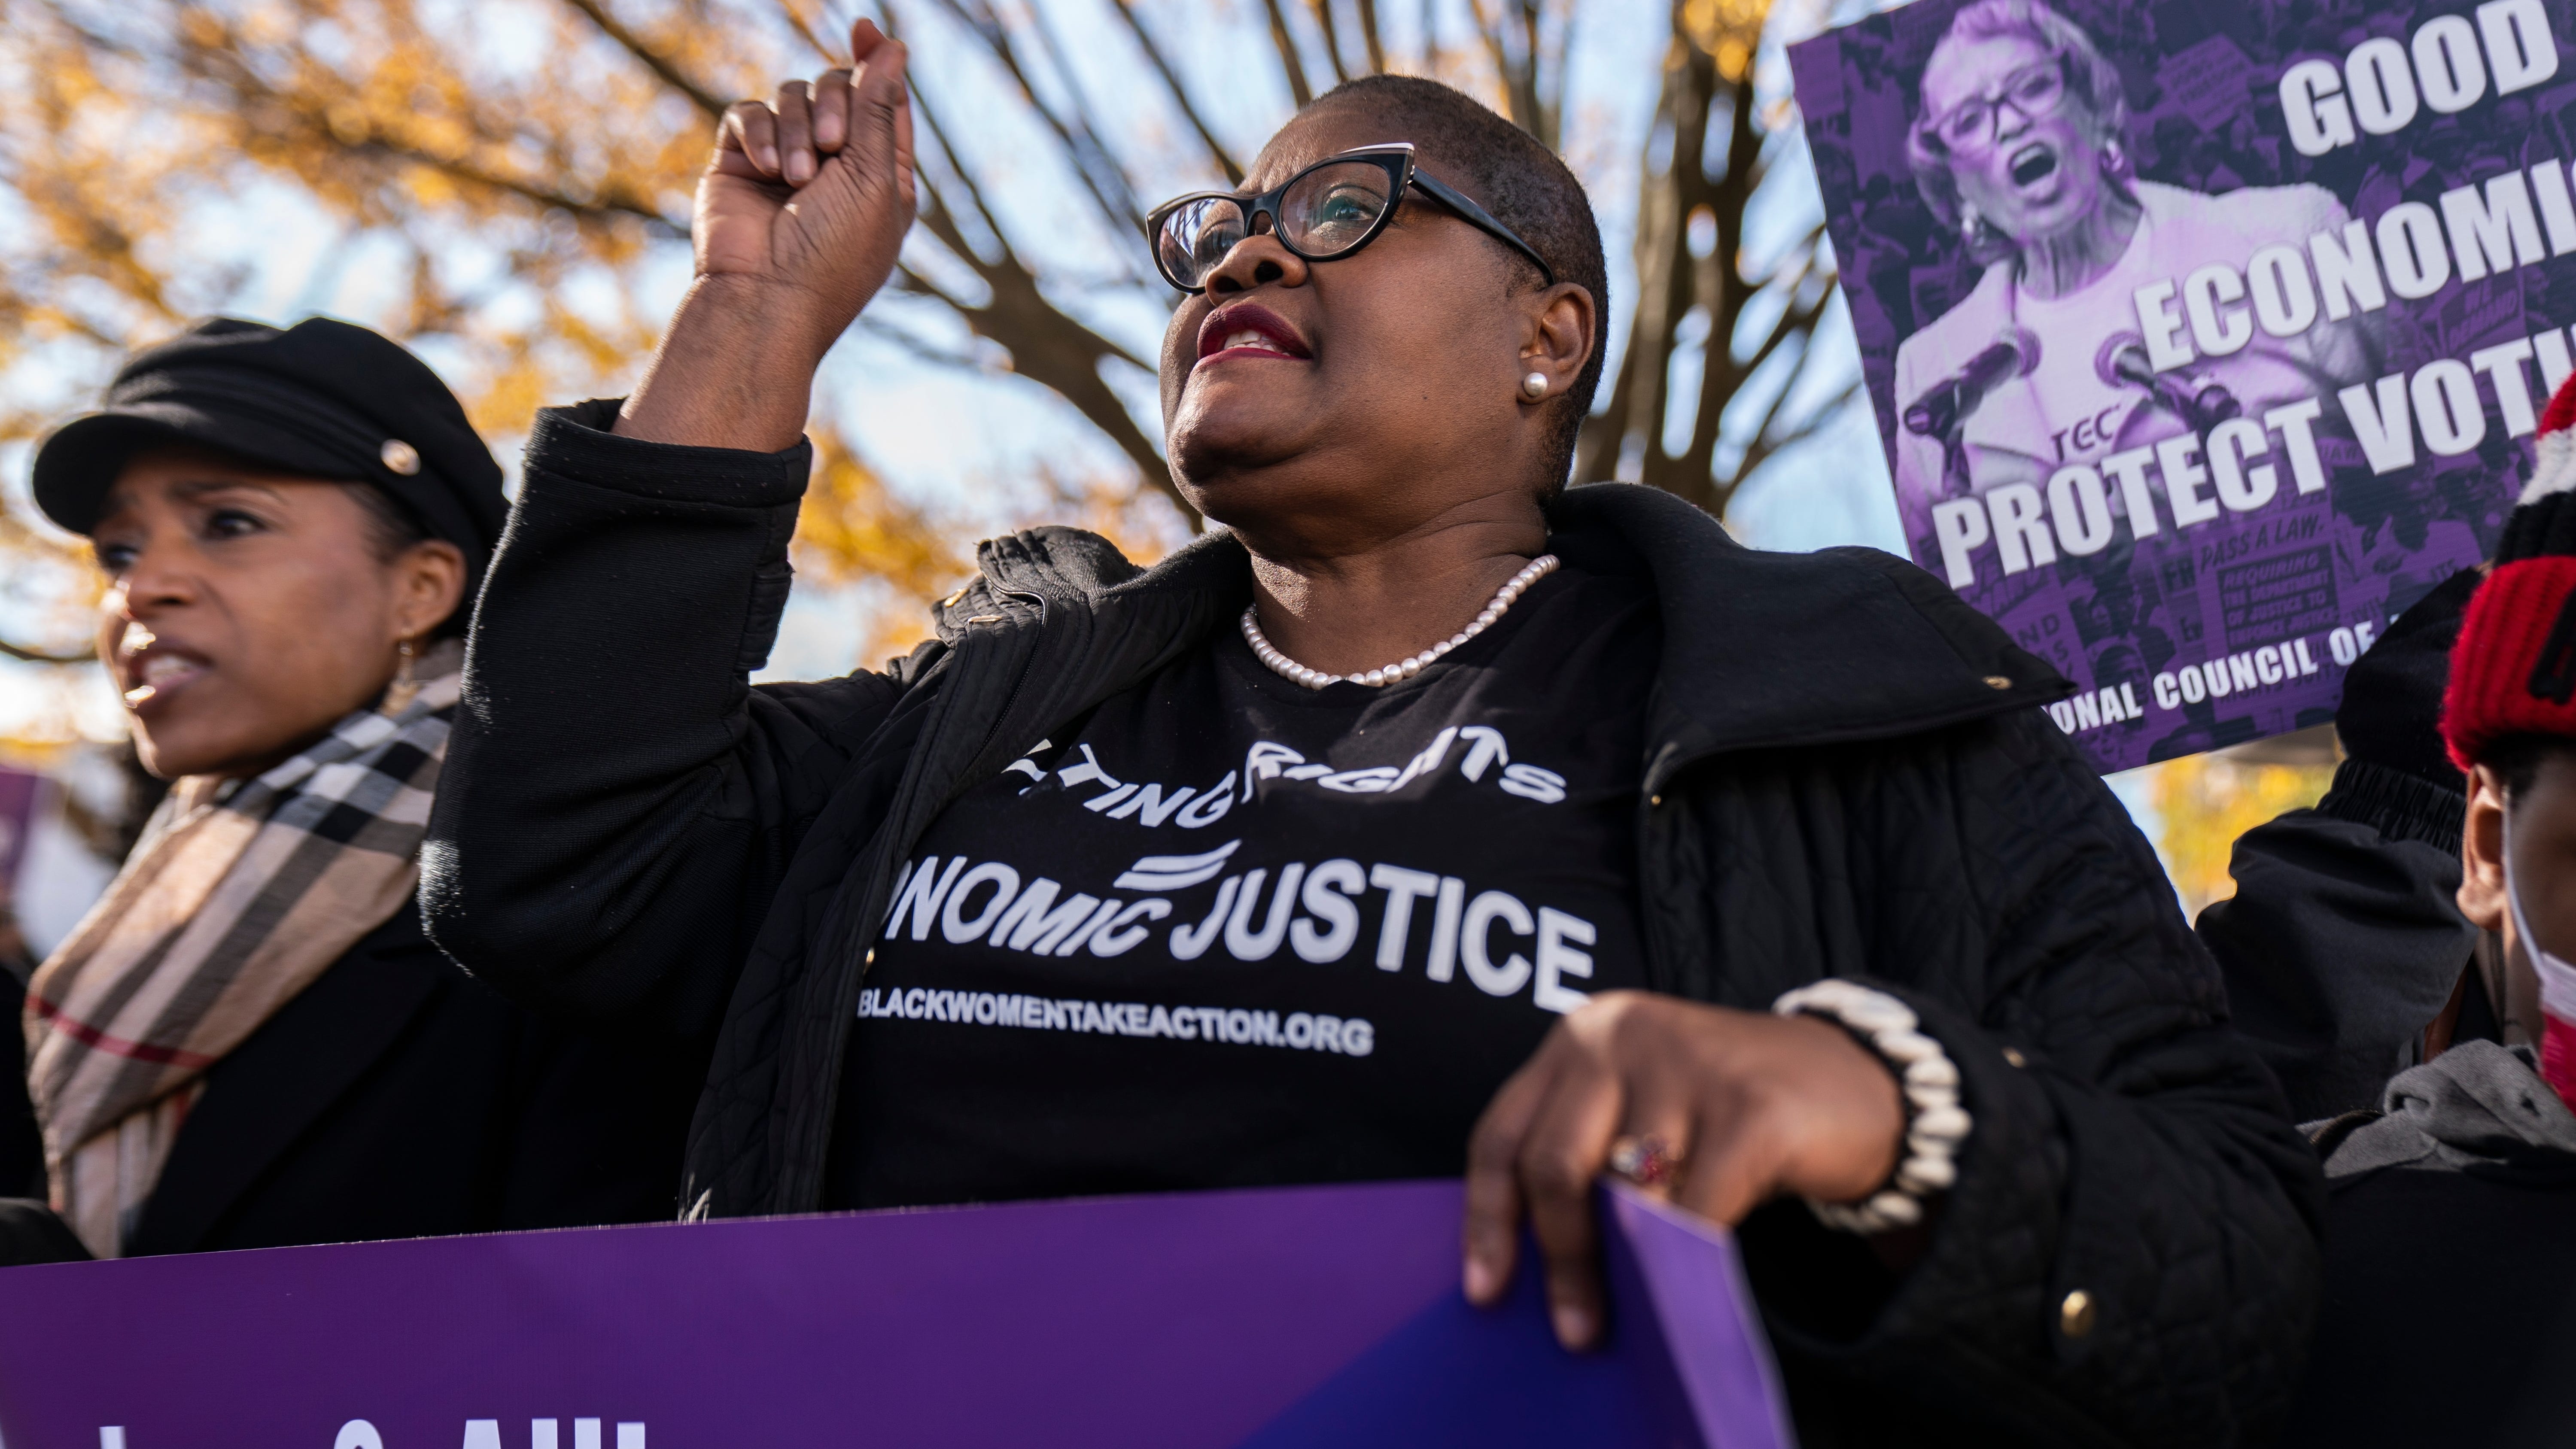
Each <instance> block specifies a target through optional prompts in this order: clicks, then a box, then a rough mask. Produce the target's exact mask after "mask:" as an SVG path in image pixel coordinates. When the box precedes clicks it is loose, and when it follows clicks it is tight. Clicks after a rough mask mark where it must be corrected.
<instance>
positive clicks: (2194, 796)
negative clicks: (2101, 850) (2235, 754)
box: [2149, 755, 2334, 917]
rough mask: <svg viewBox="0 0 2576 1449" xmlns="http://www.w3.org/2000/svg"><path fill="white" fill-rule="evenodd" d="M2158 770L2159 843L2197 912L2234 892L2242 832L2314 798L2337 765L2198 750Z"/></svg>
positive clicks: (2153, 792)
mask: <svg viewBox="0 0 2576 1449" xmlns="http://www.w3.org/2000/svg"><path fill="white" fill-rule="evenodd" d="M2153 769H2154V771H2155V773H2154V775H2153V776H2152V778H2151V781H2150V788H2149V798H2150V799H2151V800H2152V801H2153V802H2154V804H2155V807H2156V811H2157V813H2158V814H2160V815H2161V816H2162V817H2163V819H2164V828H2163V831H2162V839H2161V840H2160V841H2159V842H2158V844H2159V845H2160V846H2161V847H2162V854H2163V856H2164V860H2165V871H2166V873H2167V874H2168V875H2170V876H2171V877H2172V878H2173V883H2174V889H2175V891H2176V892H2177V893H2179V894H2180V895H2181V896H2182V901H2183V909H2184V912H2185V913H2186V914H2188V915H2191V916H2194V917H2197V916H2198V915H2199V914H2200V911H2201V908H2202V907H2204V906H2207V905H2209V904H2210V903H2212V902H2214V901H2222V900H2225V899H2227V898H2228V897H2229V896H2232V895H2234V894H2236V882H2235V880H2234V879H2232V878H2231V877H2230V876H2229V875H2228V874H2227V862H2228V857H2229V855H2230V853H2231V852H2232V851H2233V850H2234V848H2235V845H2236V838H2237V837H2238V836H2240V835H2243V834H2244V833H2245V832H2246V831H2248V830H2251V829H2253V828H2254V827H2255V826H2257V825H2261V824H2263V823H2264V822H2266V821H2268V820H2270V819H2272V817H2274V816H2276V815H2279V814H2281V813H2282V812H2283V811H2287V810H2298V809H2303V808H2305V807H2307V806H2310V805H2314V804H2316V803H2317V801H2319V800H2321V799H2323V798H2324V797H2325V793H2326V787H2327V786H2328V785H2330V784H2331V783H2333V780H2334V767H2333V766H2332V765H2315V766H2304V765H2257V764H2247V763H2243V762H2240V761H2237V760H2232V759H2229V758H2228V757H2227V756H2225V755H2192V756H2189V757H2187V758H2184V759H2180V760H2169V761H2167V762H2165V763H2164V764H2161V765H2157V766H2154V767H2153Z"/></svg>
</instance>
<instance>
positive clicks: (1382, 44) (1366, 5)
mask: <svg viewBox="0 0 2576 1449" xmlns="http://www.w3.org/2000/svg"><path fill="white" fill-rule="evenodd" d="M1359 11H1360V40H1361V42H1362V43H1363V44H1365V45H1366V46H1367V47H1368V64H1369V74H1371V75H1384V74H1386V40H1385V38H1384V37H1383V36H1381V35H1380V34H1379V33H1378V28H1377V0H1359Z"/></svg>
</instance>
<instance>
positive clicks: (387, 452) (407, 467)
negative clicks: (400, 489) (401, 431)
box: [376, 438, 420, 478]
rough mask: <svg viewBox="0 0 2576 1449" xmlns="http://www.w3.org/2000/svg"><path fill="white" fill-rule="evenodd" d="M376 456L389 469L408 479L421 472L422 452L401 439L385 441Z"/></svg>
mask: <svg viewBox="0 0 2576 1449" xmlns="http://www.w3.org/2000/svg"><path fill="white" fill-rule="evenodd" d="M376 456H377V457H379V458H382V459H383V460H384V463H385V466H386V467H387V468H389V469H391V470H393V471H394V472H396V473H400V474H401V475H403V476H404V477H406V478H408V477H410V476H411V475H413V474H414V473H417V472H419V471H420V450H419V449H418V448H415V447H413V446H412V445H411V444H409V443H406V442H404V441H403V440H402V439H400V438H387V439H385V445H384V446H383V447H381V448H378V449H377V450H376Z"/></svg>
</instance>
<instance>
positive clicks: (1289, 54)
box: [1261, 0, 1315, 111]
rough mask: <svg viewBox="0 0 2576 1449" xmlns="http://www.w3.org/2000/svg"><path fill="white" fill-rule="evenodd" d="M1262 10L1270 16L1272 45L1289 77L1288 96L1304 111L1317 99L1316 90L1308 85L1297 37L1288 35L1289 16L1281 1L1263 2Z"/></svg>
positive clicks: (1280, 64) (1281, 66) (1270, 0)
mask: <svg viewBox="0 0 2576 1449" xmlns="http://www.w3.org/2000/svg"><path fill="white" fill-rule="evenodd" d="M1261 8H1262V9H1263V10H1265V11H1267V12H1269V15H1270V44H1271V45H1272V47H1274V48H1275V49H1277V50H1278V52H1279V68H1280V69H1281V70H1282V71H1285V72H1286V73H1287V76H1288V96H1289V98H1290V99H1291V100H1294V101H1295V102H1296V103H1297V109H1299V110H1301V111H1302V110H1304V109H1306V107H1307V106H1308V105H1310V104H1312V103H1313V101H1314V99H1315V88H1314V87H1313V86H1310V85H1308V84H1306V63H1305V62H1304V61H1302V60H1300V59H1298V58H1297V37H1295V36H1293V35H1290V34H1289V33H1288V16H1287V14H1286V13H1285V12H1284V11H1282V10H1281V9H1280V8H1279V0H1261Z"/></svg>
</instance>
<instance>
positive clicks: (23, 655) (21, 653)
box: [0, 639, 98, 664]
mask: <svg viewBox="0 0 2576 1449" xmlns="http://www.w3.org/2000/svg"><path fill="white" fill-rule="evenodd" d="M97 657H98V651H97V650H95V649H83V650H81V651H80V652H79V653H77V654H55V653H51V652H48V651H46V650H43V649H30V648H28V647H27V646H26V645H24V644H12V643H10V642H9V641H8V640H6V639H0V658H8V659H15V660H19V661H20V662H22V663H27V664H87V663H89V662H90V661H91V660H93V659H96V658H97Z"/></svg>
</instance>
